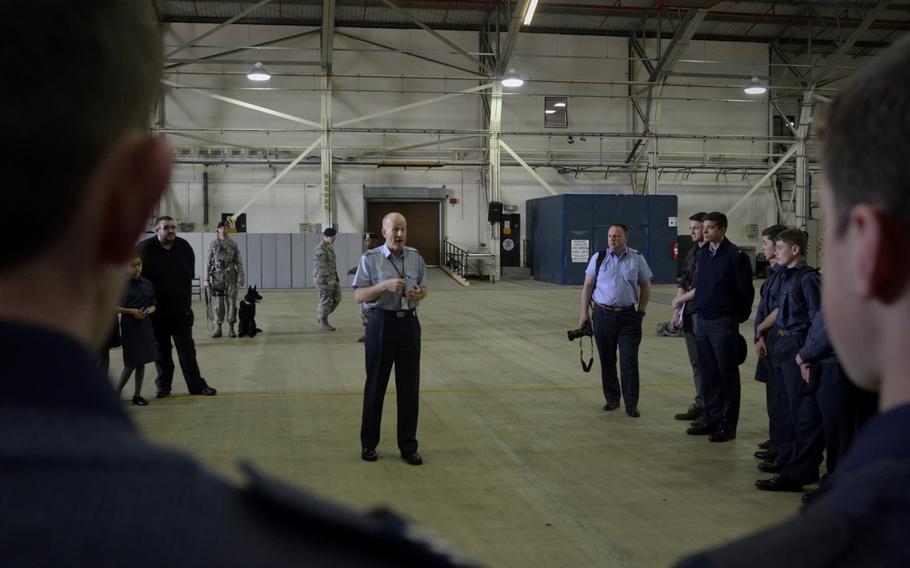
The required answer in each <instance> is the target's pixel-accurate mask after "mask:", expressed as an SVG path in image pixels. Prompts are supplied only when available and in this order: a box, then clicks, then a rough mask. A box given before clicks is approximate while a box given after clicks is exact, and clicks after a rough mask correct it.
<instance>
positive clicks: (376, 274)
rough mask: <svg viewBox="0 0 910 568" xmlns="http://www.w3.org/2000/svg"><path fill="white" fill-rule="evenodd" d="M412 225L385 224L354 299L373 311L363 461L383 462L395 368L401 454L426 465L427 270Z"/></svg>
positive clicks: (395, 218) (361, 269)
mask: <svg viewBox="0 0 910 568" xmlns="http://www.w3.org/2000/svg"><path fill="white" fill-rule="evenodd" d="M407 233H408V222H407V220H406V219H405V218H404V216H403V215H401V214H400V213H389V214H388V215H386V216H385V217H384V218H383V220H382V236H383V238H384V239H385V244H384V245H382V246H381V247H379V248H375V249H372V250H368V251H367V252H366V253H364V255H363V256H362V257H361V258H360V265H359V266H358V268H357V275H356V276H355V277H354V299H355V301H357V302H358V303H361V304H363V305H364V308H367V309H369V310H371V315H370V320H369V322H368V323H367V328H366V371H367V377H366V386H365V387H364V396H363V419H362V423H361V428H360V443H361V448H362V449H361V453H360V457H361V458H362V459H363V460H364V461H368V462H373V461H376V460H377V459H379V456H378V454H377V453H376V447H377V446H378V445H379V427H380V423H381V422H382V403H383V400H384V399H385V391H386V388H387V387H388V385H389V375H390V374H391V372H392V365H394V366H395V389H396V390H397V393H398V395H397V399H398V449H399V451H400V452H401V459H403V460H404V461H406V462H407V463H409V464H411V465H421V464H422V463H423V459H422V458H421V457H420V454H418V453H417V412H418V395H419V391H420V322H419V321H418V319H417V307H418V305H419V304H420V300H422V299H423V298H425V297H426V295H427V291H426V282H427V265H426V263H425V262H424V261H423V258H422V257H421V256H420V253H419V252H417V249H415V248H411V247H409V246H405V243H406V242H407Z"/></svg>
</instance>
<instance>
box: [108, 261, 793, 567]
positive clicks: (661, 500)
mask: <svg viewBox="0 0 910 568" xmlns="http://www.w3.org/2000/svg"><path fill="white" fill-rule="evenodd" d="M757 285H758V283H756V286H757ZM430 290H431V292H430V295H429V297H428V298H427V299H426V300H425V302H424V303H423V305H422V306H421V308H420V319H421V325H422V327H423V360H422V376H421V387H422V388H421V407H420V413H421V414H420V426H419V430H418V438H419V440H420V443H421V446H420V452H421V453H422V455H423V457H424V460H425V465H424V466H423V467H412V466H408V465H406V464H404V463H403V462H402V461H401V460H400V459H399V457H398V452H397V448H396V446H395V398H394V396H393V395H391V392H392V391H393V389H392V388H391V387H390V395H391V396H387V397H386V406H385V417H384V421H383V439H382V442H381V444H380V447H379V448H378V451H379V455H380V460H379V461H378V462H376V463H366V462H363V461H361V460H360V456H359V454H360V443H359V430H360V410H361V403H362V389H363V380H364V370H363V365H364V362H363V345H362V344H359V343H356V342H355V339H356V338H357V336H358V335H359V334H360V331H361V329H360V322H359V319H358V306H357V304H355V303H354V301H353V294H352V293H351V291H349V290H346V291H345V293H344V297H343V301H342V304H341V306H340V307H339V309H338V311H337V312H336V313H335V314H334V315H333V317H332V322H333V323H334V324H335V325H336V326H337V327H338V331H337V332H335V333H320V332H319V331H318V330H317V325H316V322H315V306H316V297H315V293H314V292H313V291H310V290H307V291H282V292H265V293H264V294H263V295H264V296H265V299H264V300H263V303H262V304H260V306H259V313H258V322H259V327H261V328H262V329H264V330H265V331H264V333H263V334H261V335H259V336H257V337H256V338H255V339H248V338H244V339H227V338H224V339H220V340H212V339H208V335H209V332H208V330H207V329H206V323H207V322H206V320H205V317H204V314H205V309H204V306H202V305H201V304H200V305H199V306H197V324H196V333H195V335H196V338H197V348H198V352H199V363H200V365H201V367H202V370H203V374H204V375H205V377H206V378H207V380H208V381H209V383H210V384H212V385H213V386H215V387H217V388H218V389H219V395H218V396H217V397H214V398H209V397H189V396H181V394H182V393H185V392H186V391H185V388H186V387H185V384H184V383H183V382H182V375H181V374H180V372H179V371H178V372H177V376H176V377H175V381H174V394H175V395H177V396H174V397H172V398H169V399H167V400H161V401H157V400H152V401H151V404H150V406H148V407H146V408H138V407H134V406H131V405H130V406H128V408H129V410H130V413H131V414H132V416H133V417H134V418H135V419H136V420H137V422H138V423H139V425H140V427H141V428H142V430H143V431H144V432H145V433H146V434H147V435H148V436H150V437H151V438H152V439H154V440H157V441H159V442H162V443H165V444H169V445H172V446H177V447H180V448H183V449H185V450H188V451H189V452H191V453H192V454H193V455H195V456H197V457H198V459H200V460H201V461H202V462H204V463H206V464H208V465H209V466H210V467H212V468H213V469H214V470H216V471H218V472H220V473H221V474H223V475H225V476H227V477H230V478H233V479H239V475H238V473H237V468H236V464H237V462H238V460H250V461H252V462H253V463H254V464H256V465H257V466H259V467H260V468H262V469H264V470H266V471H268V472H269V473H271V474H273V475H276V476H278V477H280V478H282V479H285V480H288V481H290V482H292V483H294V484H296V485H298V486H299V487H302V488H305V489H307V490H309V491H311V492H313V493H315V494H317V495H320V496H323V497H327V498H330V499H333V500H337V501H341V502H343V503H346V504H348V505H350V506H353V507H356V508H358V509H367V508H371V507H374V506H378V505H388V506H390V507H392V508H393V509H394V510H396V511H398V512H399V513H401V514H403V515H404V516H406V517H407V518H409V519H411V520H413V521H415V522H416V523H417V524H418V525H419V526H420V527H422V528H424V529H428V530H430V531H432V532H435V533H436V534H438V535H440V536H442V537H443V538H444V540H446V541H448V542H449V543H450V544H451V545H453V546H454V547H455V548H457V549H459V550H461V551H462V552H464V553H466V554H468V555H470V556H472V557H474V558H476V559H477V560H479V561H481V562H482V563H484V564H487V565H489V566H494V567H510V566H547V567H574V566H636V567H639V566H665V565H667V564H669V563H670V562H672V561H673V560H674V559H676V558H678V557H679V556H680V555H681V554H683V553H685V552H688V551H693V550H696V549H699V548H702V547H705V546H708V545H712V544H716V543H719V542H722V541H725V540H727V539H730V538H732V537H735V536H738V535H742V534H745V533H748V532H750V531H754V530H756V529H758V528H761V527H764V526H767V525H769V524H771V523H773V522H776V521H779V520H781V519H783V518H785V517H787V516H788V515H791V514H793V513H795V512H796V510H797V509H798V506H799V498H798V495H795V494H768V493H763V492H760V491H757V490H756V489H755V488H754V487H753V483H754V481H755V480H756V479H757V478H760V477H767V476H766V475H763V474H760V472H758V471H757V470H756V469H755V464H756V460H755V459H754V458H753V457H752V453H753V452H754V451H755V449H756V444H757V443H758V442H760V441H761V440H763V439H765V437H766V424H767V416H766V414H765V405H764V388H763V387H762V386H760V385H759V384H758V383H755V381H753V380H752V379H751V377H752V371H753V370H754V368H755V358H754V354H750V357H749V359H748V360H747V361H746V363H745V365H743V367H742V368H741V370H742V371H743V390H742V401H743V403H742V417H741V421H740V426H739V431H738V436H739V437H738V438H737V440H736V441H734V442H732V443H727V444H710V443H708V441H707V440H706V439H705V438H702V437H690V436H687V435H685V433H684V430H685V426H686V424H685V423H682V422H678V421H676V420H674V419H673V414H674V413H676V412H681V411H683V410H685V409H686V408H687V407H688V405H689V404H690V402H691V398H692V396H693V387H692V382H691V374H690V369H689V367H688V363H687V359H686V354H685V345H684V342H683V340H682V339H678V338H664V337H657V336H656V335H655V334H654V330H655V326H656V325H657V323H658V322H660V321H666V320H667V319H669V311H670V310H669V302H670V299H671V298H672V294H673V292H674V291H675V288H674V287H673V286H665V285H664V286H655V292H654V294H653V298H652V305H651V307H650V308H649V310H648V315H647V318H646V319H645V338H644V340H643V342H642V346H641V354H640V361H641V382H642V388H641V400H640V404H639V407H640V410H641V414H642V416H641V418H639V419H632V418H629V417H627V416H626V415H625V413H623V412H622V410H621V409H620V410H618V411H616V412H609V413H608V412H603V411H602V410H601V406H602V405H603V402H604V400H603V395H602V393H601V387H600V378H599V366H598V364H596V363H595V367H594V370H593V371H592V373H590V374H585V373H583V372H582V370H581V369H580V365H579V361H578V344H577V342H575V343H569V342H568V341H567V340H566V335H565V330H566V329H569V328H572V327H575V324H576V322H577V313H578V301H579V288H578V287H569V286H566V287H559V286H552V285H548V284H542V283H538V282H533V281H527V280H524V281H514V282H499V283H497V284H495V285H494V284H490V283H488V282H475V283H474V284H473V285H472V286H471V287H470V288H467V289H465V288H461V287H459V286H457V285H456V284H454V283H453V282H452V281H451V280H449V279H448V277H446V276H444V275H442V273H440V272H439V271H433V272H432V274H431V279H430ZM747 327H751V322H748V323H747V324H746V325H745V326H744V329H745V328H747ZM747 337H748V335H747ZM585 348H586V349H587V345H586V347H585ZM111 359H112V369H111V370H112V373H119V370H120V365H119V364H118V363H119V360H120V355H119V351H115V352H113V353H112V354H111ZM147 375H148V377H147V379H146V384H145V387H144V389H143V392H144V394H146V395H147V397H149V398H150V397H151V396H153V393H154V381H153V379H154V370H153V368H151V369H148V370H147ZM131 389H132V384H130V385H128V386H127V389H126V390H127V392H126V393H124V397H125V398H126V394H127V393H131Z"/></svg>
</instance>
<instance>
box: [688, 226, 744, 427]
mask: <svg viewBox="0 0 910 568" xmlns="http://www.w3.org/2000/svg"><path fill="white" fill-rule="evenodd" d="M704 231H705V240H706V241H707V242H708V244H707V245H705V246H703V247H702V248H701V252H700V253H699V257H698V274H697V276H696V281H695V300H694V302H693V303H694V304H695V306H694V308H695V310H697V311H698V327H697V329H696V330H695V344H696V349H697V350H698V368H699V372H700V373H701V380H702V391H703V392H704V393H705V414H704V416H705V421H704V423H703V424H696V425H694V426H692V427H690V428H689V429H688V430H686V433H688V434H690V435H692V436H702V435H704V436H708V438H709V439H710V440H711V441H712V442H728V441H730V440H732V439H734V438H736V426H737V425H738V423H739V396H740V392H739V390H740V385H739V364H738V362H737V360H736V352H737V346H736V343H737V340H738V338H739V324H741V323H742V322H744V321H746V320H747V319H749V314H750V313H751V312H752V300H753V299H754V298H755V288H754V287H753V286H752V267H751V265H750V264H749V258H748V257H747V256H746V255H745V254H744V253H743V252H742V251H740V250H739V248H737V247H736V245H734V244H733V243H731V242H730V241H728V240H727V238H726V235H727V216H726V215H724V214H723V213H718V212H716V211H715V212H713V213H708V214H707V215H705V220H704Z"/></svg>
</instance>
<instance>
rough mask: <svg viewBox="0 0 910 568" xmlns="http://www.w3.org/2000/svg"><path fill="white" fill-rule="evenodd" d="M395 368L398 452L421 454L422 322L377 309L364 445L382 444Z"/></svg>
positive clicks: (369, 351) (369, 335) (369, 332)
mask: <svg viewBox="0 0 910 568" xmlns="http://www.w3.org/2000/svg"><path fill="white" fill-rule="evenodd" d="M392 365H394V366H395V390H396V391H397V397H396V400H397V404H398V449H399V450H401V452H402V453H412V452H416V451H417V412H418V395H419V391H420V322H419V321H418V320H417V314H416V312H414V311H406V312H392V311H384V310H373V313H372V315H371V316H370V321H369V322H368V323H367V329H366V370H367V378H366V386H365V387H364V393H363V420H362V422H361V427H360V443H361V445H362V446H363V447H364V448H375V447H376V446H377V445H379V429H380V424H381V422H382V403H383V400H384V399H385V391H386V388H387V387H388V385H389V376H390V375H391V373H392Z"/></svg>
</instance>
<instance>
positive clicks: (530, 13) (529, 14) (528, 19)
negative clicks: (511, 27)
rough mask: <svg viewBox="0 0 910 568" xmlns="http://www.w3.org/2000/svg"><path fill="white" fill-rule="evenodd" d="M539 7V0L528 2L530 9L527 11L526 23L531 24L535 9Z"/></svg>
mask: <svg viewBox="0 0 910 568" xmlns="http://www.w3.org/2000/svg"><path fill="white" fill-rule="evenodd" d="M536 9H537V0H531V3H530V4H528V11H527V12H525V19H524V25H526V26H530V25H531V18H533V17H534V10H536Z"/></svg>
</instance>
